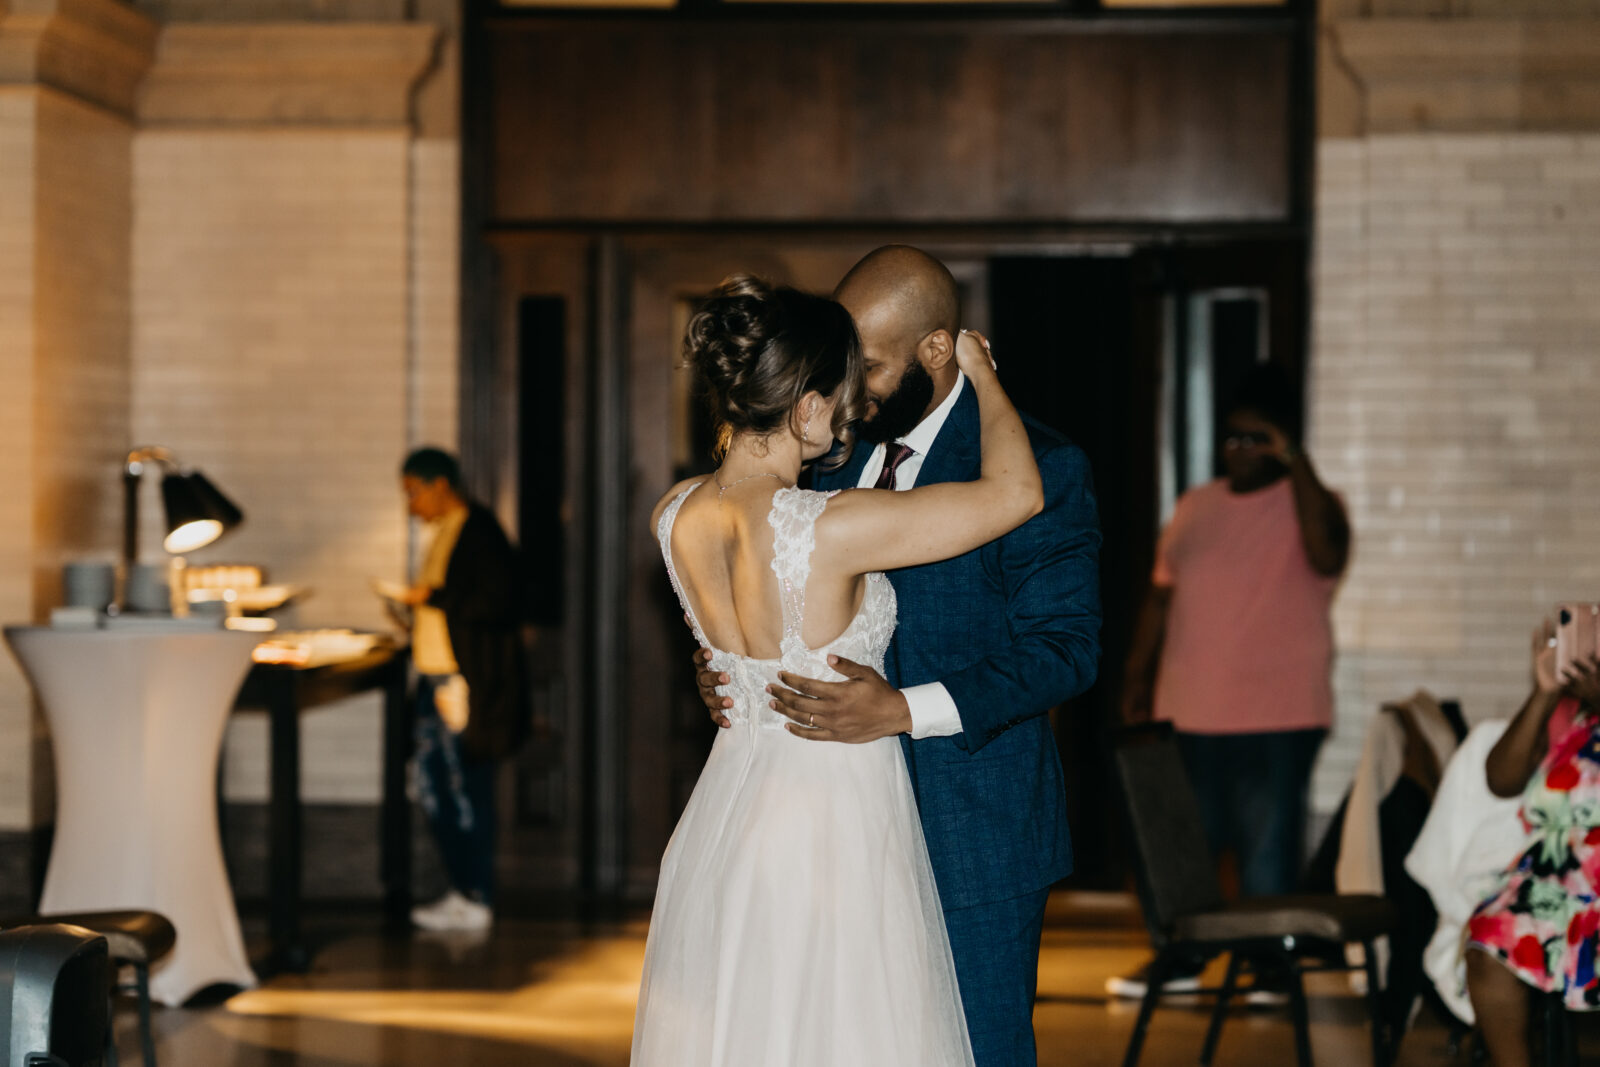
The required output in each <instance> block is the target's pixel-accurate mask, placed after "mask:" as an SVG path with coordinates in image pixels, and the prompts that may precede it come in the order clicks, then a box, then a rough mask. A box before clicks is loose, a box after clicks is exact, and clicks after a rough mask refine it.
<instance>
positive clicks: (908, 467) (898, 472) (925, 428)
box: [856, 371, 967, 737]
mask: <svg viewBox="0 0 1600 1067" xmlns="http://www.w3.org/2000/svg"><path fill="white" fill-rule="evenodd" d="M966 384H967V376H966V375H965V374H962V373H961V372H960V371H956V384H955V388H953V389H951V390H950V395H949V396H947V397H945V398H944V400H943V401H941V402H940V404H939V406H938V407H936V408H934V409H933V411H932V412H931V413H930V414H929V415H928V417H927V418H925V419H923V420H922V421H921V422H919V423H917V426H916V429H914V430H912V431H911V432H910V433H908V434H906V435H905V436H904V437H902V438H900V443H901V444H903V445H905V446H907V447H908V448H910V449H911V454H910V455H909V456H907V457H906V458H905V459H903V460H901V461H900V466H898V467H896V468H895V472H894V487H895V490H896V491H897V492H898V491H899V490H901V489H910V488H911V487H913V486H914V485H916V484H917V475H919V474H921V473H922V461H923V459H924V458H926V456H927V454H928V449H930V448H932V447H933V439H934V438H936V437H938V436H939V431H940V430H941V429H943V428H944V423H945V420H946V419H948V418H949V417H950V412H951V411H953V410H955V406H956V398H957V397H959V396H960V395H961V390H962V389H963V388H964V387H965V386H966ZM883 453H884V447H883V446H882V445H878V446H876V447H875V448H873V450H872V455H870V456H868V457H867V465H866V466H865V467H863V468H862V470H861V480H860V481H858V482H857V483H856V487H857V488H859V489H871V488H872V486H873V485H874V484H875V483H876V482H877V480H878V475H879V474H880V473H882V471H883ZM900 692H901V693H903V694H904V695H905V698H906V704H907V705H908V706H909V707H910V709H911V736H912V737H948V736H949V735H951V734H959V733H960V732H961V712H960V711H959V710H958V709H957V708H956V702H955V699H954V698H953V697H951V696H950V692H949V690H947V689H945V687H944V685H943V684H942V683H940V682H928V683H927V684H925V685H913V686H911V687H909V688H907V689H902V690H900Z"/></svg>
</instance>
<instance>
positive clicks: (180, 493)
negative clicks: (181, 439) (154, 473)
mask: <svg viewBox="0 0 1600 1067" xmlns="http://www.w3.org/2000/svg"><path fill="white" fill-rule="evenodd" d="M161 503H162V504H163V506H164V507H165V510H166V513H167V536H166V539H165V540H163V541H162V542H161V544H162V547H163V548H165V549H166V550H167V551H168V552H171V553H172V554H174V555H177V554H179V553H183V552H193V551H194V550H195V549H197V548H204V547H205V546H206V545H209V544H210V543H211V542H213V541H215V540H216V539H217V538H219V537H221V536H222V535H223V534H225V533H227V532H228V531H229V530H231V529H233V528H234V527H235V526H237V525H239V524H240V523H241V522H243V521H244V513H243V512H241V511H240V510H239V508H238V506H237V505H236V504H234V502H233V501H231V500H229V499H228V498H227V497H225V496H223V495H222V493H221V491H220V490H218V489H217V487H216V486H214V485H212V484H211V482H210V481H209V480H208V479H207V478H206V476H205V475H203V474H201V473H200V472H199V471H190V472H188V473H187V474H180V473H178V472H176V471H174V472H173V473H171V474H168V475H167V476H166V477H165V478H163V479H162V480H161Z"/></svg>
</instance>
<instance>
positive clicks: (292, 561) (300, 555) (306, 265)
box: [132, 128, 456, 801]
mask: <svg viewBox="0 0 1600 1067" xmlns="http://www.w3.org/2000/svg"><path fill="white" fill-rule="evenodd" d="M453 168H454V161H453V157H452V155H451V154H450V153H446V152H440V151H422V150H420V149H417V148H416V147H415V146H414V145H413V143H412V139H411V136H410V133H409V131H407V130H405V129H402V128H394V129H373V128H364V129H347V130H327V129H321V130H318V129H305V128H255V129H247V130H239V129H233V130H228V129H199V130H190V129H183V128H172V129H157V130H148V131H144V132H142V133H141V134H140V135H139V137H138V140H137V142H136V146H135V151H134V182H133V188H134V200H135V226H134V249H135V254H134V272H133V277H134V286H133V290H134V335H133V367H134V371H133V416H132V423H133V431H134V435H135V436H136V437H138V438H139V439H140V440H141V441H149V442H155V443H160V444H164V445H167V446H169V447H171V448H173V449H175V450H176V451H177V452H178V454H179V455H180V456H181V457H182V458H183V459H184V460H185V461H187V462H189V463H192V464H194V465H195V466H197V467H200V468H202V469H203V470H205V471H206V472H207V474H208V475H210V476H211V477H212V478H213V480H214V481H215V482H216V483H217V484H218V485H219V486H221V487H223V489H224V490H225V491H226V492H227V493H228V494H229V495H230V496H232V497H233V498H234V499H235V501H236V502H237V503H238V504H239V505H240V507H241V508H242V509H243V510H244V511H245V514H246V522H245V525H244V526H242V527H241V528H240V529H239V530H238V531H236V532H234V533H233V534H232V535H230V536H229V537H227V538H226V539H224V540H223V541H221V542H219V543H218V544H217V545H215V546H212V547H210V548H208V549H205V550H202V551H200V552H197V553H195V554H194V555H193V556H192V557H191V560H192V562H194V563H197V564H199V563H206V562H234V561H239V562H249V563H257V564H261V565H263V566H265V567H266V568H267V570H268V572H269V576H270V578H271V580H273V581H281V582H289V583H293V584H297V585H304V586H307V587H309V589H310V590H311V594H310V595H309V596H308V597H307V598H306V599H305V600H304V601H303V603H302V604H301V605H300V606H299V607H298V608H297V609H295V611H294V612H293V616H294V621H295V623H296V624H298V625H305V626H352V627H360V628H383V627H385V626H387V625H388V622H387V620H386V618H385V617H384V615H383V614H382V612H381V609H380V606H379V602H378V600H377V599H376V597H374V595H373V594H372V592H371V590H370V589H369V586H368V579H369V577H371V576H382V577H390V578H401V577H403V576H404V574H405V570H406V560H407V545H408V537H409V531H408V527H407V520H406V518H405V511H404V503H403V500H402V498H401V496H400V493H399V480H398V473H397V472H398V468H399V464H400V461H401V459H402V458H403V456H404V453H405V451H406V449H407V448H408V447H409V446H410V444H411V443H413V442H414V441H415V440H417V439H418V435H419V434H422V435H425V436H426V437H427V439H428V440H430V441H434V442H437V443H440V444H443V445H445V446H447V447H448V446H451V445H452V444H453V443H454V429H455V421H454V410H455V405H456V396H455V380H454V370H453V368H454V363H455V358H456V353H455V342H454V336H455V328H454V321H455V312H454V301H455V295H454V294H455V283H454V274H455V270H456V267H455V262H456V261H455V251H454V247H453V244H452V242H453V239H454V230H453V225H454V223H453V216H454V213H455V207H454V203H455V199H454V198H455V178H454V169H453ZM152 503H153V502H152ZM158 513H159V509H158V508H157V507H155V506H152V507H150V508H148V509H147V515H146V530H147V533H146V538H145V540H146V543H147V544H148V545H149V546H150V547H149V548H148V549H147V550H146V555H147V556H150V557H151V558H155V557H157V556H159V549H157V548H156V547H155V546H156V544H157V539H158V533H159V532H158V531H157V530H156V529H155V528H154V526H153V523H154V522H155V520H156V516H157V515H158ZM380 730H381V718H380V711H379V704H378V702H377V699H376V697H366V698H360V699H357V700H353V701H349V702H346V703H345V704H344V705H341V706H339V707H336V708H329V709H325V710H322V711H319V712H317V713H316V714H314V715H311V716H308V717H307V718H306V719H305V722H304V740H303V747H302V752H303V760H304V763H303V767H302V774H303V795H304V796H305V797H306V798H307V799H308V800H320V801H370V800H376V799H377V797H378V796H379V771H380V739H381V733H380ZM225 759H226V763H225V766H226V775H227V789H228V794H229V796H230V797H232V798H234V799H241V800H246V799H258V798H260V797H262V796H264V795H265V788H266V772H267V759H266V724H265V722H264V720H262V719H261V718H258V717H249V718H242V719H239V720H236V722H235V724H234V725H233V727H232V728H231V729H230V735H229V740H228V744H227V749H226V757H225Z"/></svg>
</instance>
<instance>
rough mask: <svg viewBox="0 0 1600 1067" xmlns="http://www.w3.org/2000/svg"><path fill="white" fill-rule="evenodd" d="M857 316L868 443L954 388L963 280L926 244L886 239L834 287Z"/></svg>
mask: <svg viewBox="0 0 1600 1067" xmlns="http://www.w3.org/2000/svg"><path fill="white" fill-rule="evenodd" d="M834 298H835V299H837V300H838V301H839V303H841V304H843V305H844V306H845V308H846V310H848V311H849V312H850V316H851V318H853V319H855V321H856V332H857V333H858V334H859V335H860V337H861V350H862V354H863V355H864V356H865V358H866V366H867V399H868V404H867V414H866V418H865V419H864V420H863V421H862V423H861V424H860V425H859V426H858V427H857V433H858V434H859V435H860V437H861V439H862V440H864V441H868V442H879V441H892V440H895V439H896V438H899V437H903V436H905V434H907V433H909V432H910V431H911V430H912V428H914V427H915V426H916V425H917V423H918V422H921V421H922V419H923V418H925V417H926V416H927V414H928V413H929V412H931V411H932V410H933V409H934V408H935V407H937V406H938V405H939V403H940V402H941V401H942V400H944V398H945V397H946V396H949V395H950V390H951V389H953V388H955V383H956V376H957V374H958V373H959V372H958V370H957V369H956V361H955V351H956V341H955V337H956V331H957V329H958V328H959V325H960V321H961V320H960V306H959V301H958V300H957V298H956V280H955V279H954V278H952V277H951V276H950V271H949V270H948V269H947V268H946V267H945V265H944V264H943V263H940V262H939V261H938V260H937V259H934V258H933V257H932V256H930V255H928V253H926V252H924V251H922V250H921V249H917V248H911V247H910V246H908V245H886V246H885V247H883V248H879V249H877V250H876V251H874V252H869V253H868V254H867V255H866V256H865V258H863V259H862V260H861V262H859V263H857V264H856V265H855V266H854V267H851V268H850V273H849V274H846V275H845V276H844V280H843V281H841V282H840V283H839V286H838V288H837V289H835V290H834Z"/></svg>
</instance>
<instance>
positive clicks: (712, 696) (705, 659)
mask: <svg viewBox="0 0 1600 1067" xmlns="http://www.w3.org/2000/svg"><path fill="white" fill-rule="evenodd" d="M729 681H731V679H730V678H729V677H728V676H727V675H726V674H724V673H722V672H720V671H714V670H712V669H711V651H710V650H709V649H705V648H697V649H695V650H694V682H695V685H697V686H699V687H700V699H701V700H702V701H703V702H704V703H705V706H706V710H707V711H709V712H710V713H711V721H712V722H714V723H716V724H717V725H718V726H720V727H722V728H723V729H727V728H728V727H729V726H732V725H733V723H731V722H729V721H728V717H727V716H726V715H724V714H722V713H723V712H724V711H726V710H727V709H729V708H731V707H733V698H732V697H725V696H723V695H722V694H721V693H719V692H717V686H719V685H727V684H728V682H729Z"/></svg>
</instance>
